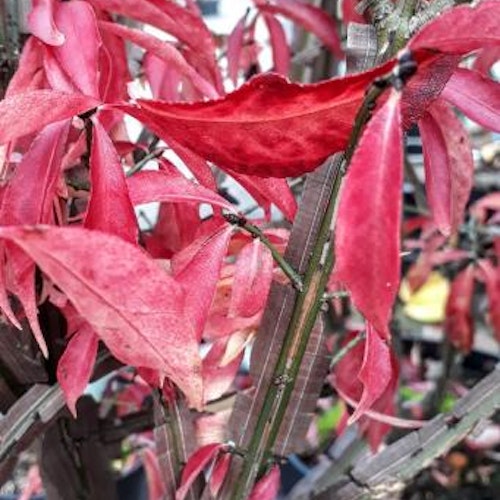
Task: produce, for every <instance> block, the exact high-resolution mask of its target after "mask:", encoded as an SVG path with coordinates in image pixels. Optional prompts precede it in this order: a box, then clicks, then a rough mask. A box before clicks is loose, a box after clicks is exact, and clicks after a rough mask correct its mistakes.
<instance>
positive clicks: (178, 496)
mask: <svg viewBox="0 0 500 500" xmlns="http://www.w3.org/2000/svg"><path fill="white" fill-rule="evenodd" d="M224 446H225V445H223V444H220V443H213V444H207V445H205V446H202V447H201V448H199V449H198V450H196V451H195V452H194V453H193V454H192V455H191V456H190V457H189V459H188V461H187V463H186V465H185V467H184V469H183V470H182V477H181V485H180V488H179V489H178V490H177V491H176V493H175V500H184V498H186V495H187V494H188V492H189V488H191V485H192V484H193V482H194V480H195V479H196V478H197V477H198V476H199V475H200V474H201V472H202V471H203V469H204V468H205V467H207V465H208V464H209V463H210V462H211V461H212V460H213V459H214V458H215V456H216V455H217V454H218V453H219V451H220V450H222V449H223V448H224Z"/></svg>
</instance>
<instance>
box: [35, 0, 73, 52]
mask: <svg viewBox="0 0 500 500" xmlns="http://www.w3.org/2000/svg"><path fill="white" fill-rule="evenodd" d="M58 5H59V4H58ZM55 8H56V0H33V8H32V10H31V12H30V13H29V14H28V27H29V29H30V31H31V33H33V35H35V36H36V37H38V38H40V40H42V41H43V42H44V43H46V44H48V45H54V46H60V45H62V44H63V43H64V41H65V37H64V34H63V33H61V31H59V29H58V27H57V26H56V24H55V22H54V10H55Z"/></svg>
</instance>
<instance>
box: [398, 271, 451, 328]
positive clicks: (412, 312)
mask: <svg viewBox="0 0 500 500" xmlns="http://www.w3.org/2000/svg"><path fill="white" fill-rule="evenodd" d="M449 293H450V283H449V281H448V280H447V279H446V278H445V277H444V276H443V275H442V274H440V273H438V272H437V271H434V272H432V273H431V274H430V275H429V278H427V281H426V282H425V283H424V284H423V285H422V286H421V287H420V288H419V289H418V290H416V291H415V292H413V293H412V292H411V290H410V287H409V285H408V281H407V280H403V281H402V282H401V288H400V289H399V298H400V299H401V300H402V301H403V302H404V303H405V306H404V308H403V311H404V313H405V314H406V315H407V316H408V317H409V318H411V319H414V320H415V321H420V322H421V323H440V322H441V321H443V320H444V315H445V308H446V301H447V300H448V294H449Z"/></svg>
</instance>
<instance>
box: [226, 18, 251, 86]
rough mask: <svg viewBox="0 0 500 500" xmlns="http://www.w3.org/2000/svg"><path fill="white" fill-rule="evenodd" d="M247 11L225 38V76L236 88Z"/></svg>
mask: <svg viewBox="0 0 500 500" xmlns="http://www.w3.org/2000/svg"><path fill="white" fill-rule="evenodd" d="M247 17H248V11H247V12H246V13H245V14H244V16H243V17H242V18H241V19H240V20H239V21H238V23H237V24H236V26H235V27H234V29H233V31H231V33H230V34H229V36H228V37H227V76H228V77H229V79H230V80H231V81H232V82H233V85H234V86H236V85H237V83H238V71H239V69H240V57H241V51H242V49H243V41H244V38H245V23H246V20H247Z"/></svg>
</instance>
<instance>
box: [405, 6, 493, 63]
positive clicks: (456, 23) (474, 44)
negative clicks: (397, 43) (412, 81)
mask: <svg viewBox="0 0 500 500" xmlns="http://www.w3.org/2000/svg"><path fill="white" fill-rule="evenodd" d="M499 16H500V3H499V2H497V1H496V0H487V1H484V2H480V3H478V4H477V5H474V6H469V5H461V6H458V7H454V8H452V9H449V10H447V11H445V12H443V13H442V14H441V15H440V16H438V17H436V18H435V19H433V20H432V21H430V22H428V23H426V24H425V25H424V27H423V28H422V29H421V30H420V31H419V32H418V33H417V34H416V35H415V36H413V38H412V39H411V40H410V42H409V44H408V48H409V49H411V50H417V49H423V48H427V49H435V50H438V51H441V52H447V53H452V54H467V53H468V52H472V51H473V50H477V49H480V48H483V47H484V46H485V45H487V44H496V45H498V44H500V32H499V30H498V19H499Z"/></svg>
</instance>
